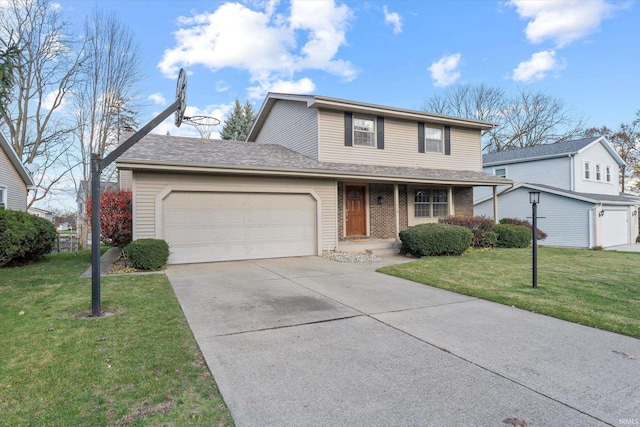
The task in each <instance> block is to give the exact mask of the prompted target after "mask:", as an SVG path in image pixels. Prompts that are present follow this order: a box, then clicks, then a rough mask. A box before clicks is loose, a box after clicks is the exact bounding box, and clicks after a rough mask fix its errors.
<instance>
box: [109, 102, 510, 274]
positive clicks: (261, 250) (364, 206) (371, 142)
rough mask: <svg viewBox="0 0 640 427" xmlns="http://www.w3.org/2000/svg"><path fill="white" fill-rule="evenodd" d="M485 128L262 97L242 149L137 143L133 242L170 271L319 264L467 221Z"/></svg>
mask: <svg viewBox="0 0 640 427" xmlns="http://www.w3.org/2000/svg"><path fill="white" fill-rule="evenodd" d="M492 126H493V124H491V123H487V122H482V121H476V120H468V119H462V118H457V117H449V116H441V115H434V114H429V113H425V112H421V111H412V110H404V109H399V108H392V107H386V106H379V105H370V104H364V103H360V102H353V101H347V100H342V99H334V98H328V97H323V96H312V95H289V94H276V93H270V94H269V95H268V96H267V98H266V100H265V102H264V103H263V105H262V107H261V109H260V111H259V113H258V115H257V119H256V122H255V124H254V126H253V128H252V130H251V132H250V134H249V137H248V141H246V142H233V141H205V142H203V141H202V140H200V139H194V138H184V137H172V136H164V135H147V136H145V137H144V138H143V139H142V140H141V141H140V142H138V143H137V144H136V145H135V146H133V147H132V148H131V149H130V150H129V151H127V152H126V153H125V154H123V155H122V156H121V157H120V158H119V159H118V160H117V167H118V169H119V170H120V172H121V173H126V174H127V175H129V176H131V188H132V192H133V235H134V239H138V238H143V237H154V238H162V239H165V240H166V241H167V242H168V243H169V245H170V248H171V249H170V250H171V255H170V259H169V262H170V263H189V262H206V261H222V260H240V259H255V258H275V257H285V256H302V255H321V254H322V252H323V251H334V250H340V245H341V244H342V243H343V242H345V241H349V240H353V239H356V240H369V239H391V240H393V239H397V236H398V233H399V231H400V230H403V229H405V228H407V227H409V226H412V225H415V224H420V223H425V222H435V221H437V220H438V217H442V216H446V215H472V214H473V187H474V186H477V185H483V186H493V187H496V186H498V185H503V184H505V183H511V181H509V180H507V179H505V178H501V177H496V176H495V175H493V174H490V173H485V172H483V171H482V157H481V145H480V133H481V131H482V130H484V129H488V128H491V127H492Z"/></svg>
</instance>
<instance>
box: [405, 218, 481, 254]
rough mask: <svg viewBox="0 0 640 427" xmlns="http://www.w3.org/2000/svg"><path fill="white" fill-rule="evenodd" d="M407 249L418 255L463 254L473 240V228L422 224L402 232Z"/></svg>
mask: <svg viewBox="0 0 640 427" xmlns="http://www.w3.org/2000/svg"><path fill="white" fill-rule="evenodd" d="M400 240H402V244H403V245H404V247H405V249H406V250H408V251H409V252H411V253H412V254H414V255H417V256H421V257H422V256H440V255H461V254H462V253H463V252H464V251H466V250H467V249H468V248H469V247H470V246H471V242H472V240H473V233H472V232H471V230H469V229H468V228H465V227H461V226H459V225H449V224H420V225H416V226H414V227H410V228H408V229H406V230H403V231H401V232H400Z"/></svg>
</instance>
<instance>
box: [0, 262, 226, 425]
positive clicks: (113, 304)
mask: <svg viewBox="0 0 640 427" xmlns="http://www.w3.org/2000/svg"><path fill="white" fill-rule="evenodd" d="M89 263H90V253H89V252H88V251H83V252H77V253H62V254H55V255H49V256H47V257H45V259H44V260H42V261H41V262H39V263H36V264H32V265H28V266H23V267H19V268H4V269H0V344H1V345H0V425H2V426H28V425H33V426H44V425H46V426H107V425H130V426H147V425H153V426H157V425H163V426H196V425H197V426H220V425H222V426H226V425H233V420H232V419H231V415H230V413H229V411H228V410H227V408H226V406H225V405H224V402H223V400H222V398H221V396H220V394H219V392H218V390H217V387H216V384H215V382H214V380H213V377H212V376H211V374H210V373H209V371H208V369H207V367H206V365H205V363H204V361H203V358H202V355H201V354H200V351H199V349H198V347H197V344H196V342H195V339H194V338H193V335H192V333H191V331H190V330H189V327H188V325H187V323H186V320H185V318H184V316H183V314H182V311H181V310H180V307H179V305H178V302H177V300H176V297H175V295H174V293H173V290H172V288H171V286H170V284H169V282H168V280H167V278H166V276H165V275H164V274H154V275H122V276H114V277H106V278H103V279H102V306H103V309H106V310H110V311H113V312H114V313H115V315H114V316H112V317H103V318H98V319H96V318H89V319H79V318H78V317H77V316H78V315H79V314H82V313H83V312H89V309H90V304H91V279H79V278H78V276H79V275H80V273H81V272H82V271H83V270H84V269H86V268H87V267H88V265H89Z"/></svg>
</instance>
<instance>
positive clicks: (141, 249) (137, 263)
mask: <svg viewBox="0 0 640 427" xmlns="http://www.w3.org/2000/svg"><path fill="white" fill-rule="evenodd" d="M123 250H124V254H125V255H126V257H127V258H128V259H129V261H130V262H131V264H132V265H133V267H135V268H139V269H141V270H159V269H161V268H162V267H164V266H165V265H167V261H168V260H169V245H168V244H167V242H165V241H164V240H161V239H138V240H134V241H133V242H131V243H129V244H128V245H127V246H125V247H124V249H123Z"/></svg>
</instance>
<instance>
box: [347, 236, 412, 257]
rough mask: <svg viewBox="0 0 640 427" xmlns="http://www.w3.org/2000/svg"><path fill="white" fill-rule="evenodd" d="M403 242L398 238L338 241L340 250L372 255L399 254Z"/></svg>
mask: <svg viewBox="0 0 640 427" xmlns="http://www.w3.org/2000/svg"><path fill="white" fill-rule="evenodd" d="M400 248H402V243H401V242H399V241H396V239H394V238H391V239H369V238H360V239H345V240H340V241H339V242H338V252H348V253H365V252H366V253H370V254H372V255H391V254H397V253H398V252H400Z"/></svg>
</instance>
